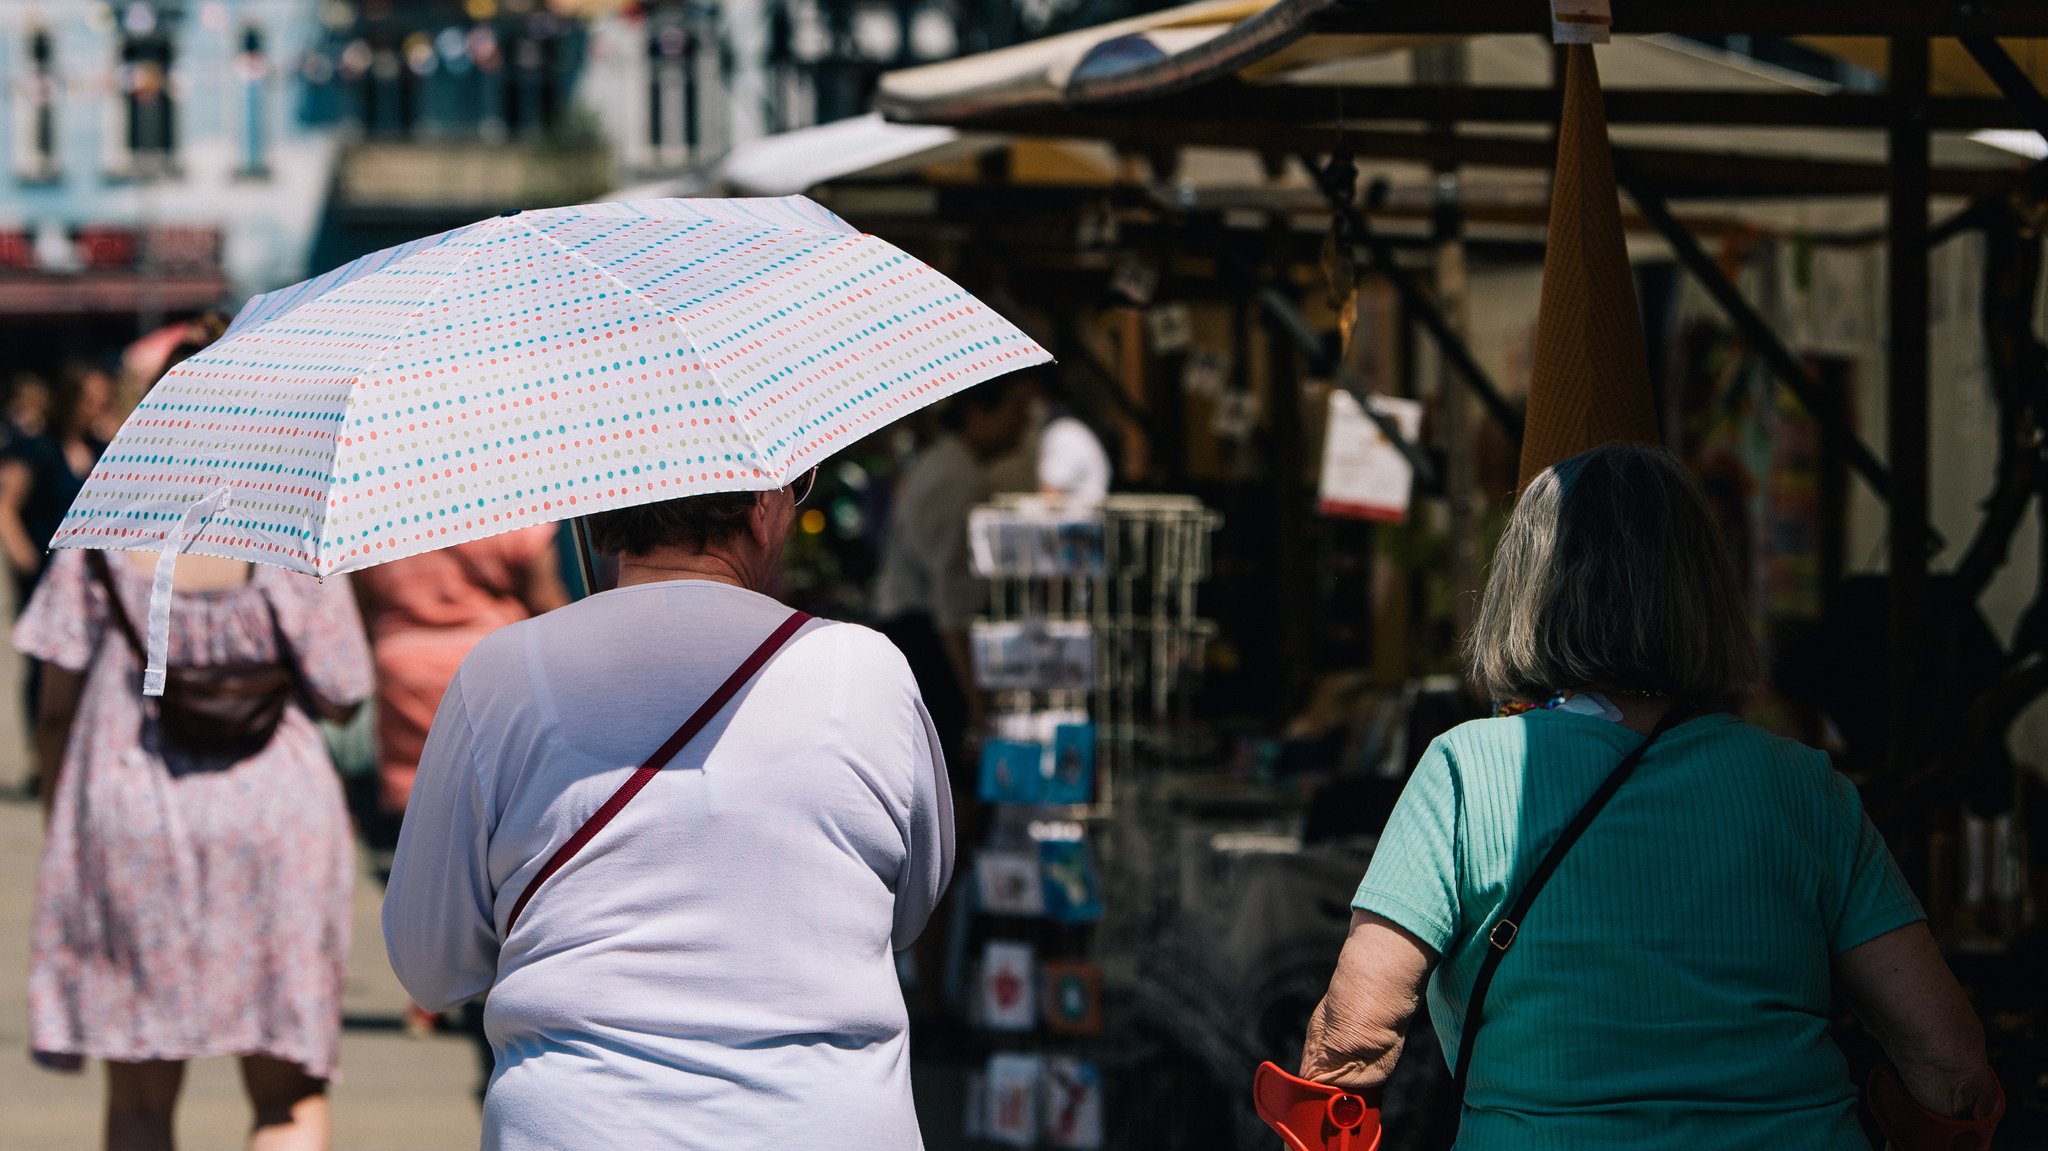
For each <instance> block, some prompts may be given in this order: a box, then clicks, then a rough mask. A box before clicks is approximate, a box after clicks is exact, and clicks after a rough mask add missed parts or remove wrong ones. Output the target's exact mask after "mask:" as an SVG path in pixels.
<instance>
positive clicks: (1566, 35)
mask: <svg viewBox="0 0 2048 1151" xmlns="http://www.w3.org/2000/svg"><path fill="white" fill-rule="evenodd" d="M1613 26H1614V8H1613V5H1612V4H1611V3H1610V0H1550V38H1551V40H1552V41H1553V42H1555V43H1558V44H1605V43H1607V33H1608V30H1609V29H1611V28H1612V27H1613Z"/></svg>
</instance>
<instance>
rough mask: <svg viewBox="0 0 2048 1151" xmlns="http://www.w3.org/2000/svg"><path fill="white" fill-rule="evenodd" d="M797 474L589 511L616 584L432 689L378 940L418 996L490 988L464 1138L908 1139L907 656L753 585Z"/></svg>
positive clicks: (913, 1119) (913, 867)
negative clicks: (826, 1134)
mask: <svg viewBox="0 0 2048 1151" xmlns="http://www.w3.org/2000/svg"><path fill="white" fill-rule="evenodd" d="M808 483H809V481H808V479H805V480H802V481H799V484H798V489H797V490H795V491H791V490H788V489H784V490H779V491H769V492H761V493H751V492H747V493H734V494H728V495H705V496H696V497H692V498H686V499H681V500H674V501H669V502H665V503H660V504H652V505H647V506H643V507H638V508H628V509H624V510H620V511H613V512H607V513H604V514H602V515H599V516H597V517H595V518H594V520H593V522H592V524H591V534H592V536H593V538H594V540H595V542H596V544H597V546H598V547H599V548H600V549H602V550H604V551H606V552H609V553H615V554H617V555H618V556H619V585H620V586H619V588H618V589H617V590H615V591H609V592H605V593H603V594H601V595H598V596H595V597H593V598H591V599H588V600H584V601H582V602H580V603H577V604H573V605H571V606H569V607H566V608H562V609H559V610H557V611H555V612H553V613H550V614H549V615H546V616H541V617H539V618H536V619H533V620H529V621H526V622H523V623H517V624H514V625H512V626H510V627H508V628H505V629H503V630H501V631H499V632H497V633H495V634H493V635H492V636H490V637H489V638H487V639H485V640H484V641H483V642H482V643H481V644H479V645H478V647H477V648H476V650H475V651H474V652H473V653H472V654H471V655H470V657H469V658H468V659H467V660H466V661H464V663H463V665H462V668H461V670H460V671H459V672H458V673H457V674H456V677H455V681H454V683H453V684H451V685H450V686H449V688H448V692H447V695H446V696H445V697H444V699H443V702H442V705H441V709H440V713H439V714H438V715H437V716H436V717H435V720H434V726H433V731H432V733H431V734H430V735H429V737H428V739H427V745H426V750H425V752H424V754H423V755H422V756H421V759H420V768H419V774H418V776H417V777H416V779H415V781H414V784H413V791H412V800H411V806H410V808H409V810H408V812H407V816H406V822H405V827H404V830H403V832H402V833H401V836H400V839H399V844H398V856H397V859H396V861H395V863H394V864H393V867H392V871H391V883H390V887H389V890H388V894H387V895H386V898H385V903H384V931H385V939H386V941H387V943H388V944H389V948H390V953H391V965H392V967H393V969H394V970H396V971H397V972H398V976H399V979H400V981H401V982H403V983H404V984H405V986H406V989H407V990H408V991H410V992H411V993H412V996H413V998H414V999H415V1000H416V1001H418V1002H419V1003H420V1004H421V1005H423V1006H425V1007H426V1008H428V1009H429V1010H437V1009H445V1008H447V1007H450V1006H453V1005H455V1004H457V1003H460V1002H462V1001H463V1000H465V999H468V998H469V997H471V996H473V995H476V994H478V993H480V992H483V991H485V990H489V991H490V998H489V1000H488V1001H487V1003H486V1005H485V1013H484V1027H485V1030H486V1032H487V1033H488V1034H489V1037H490V1040H491V1046H492V1048H493V1050H494V1053H495V1055H496V1057H497V1060H496V1061H497V1068H496V1070H495V1072H494V1073H493V1076H492V1081H491V1084H490V1088H489V1092H488V1094H487V1095H486V1097H485V1102H484V1146H486V1147H489V1148H522V1149H523V1148H544V1147H546V1148H570V1147H605V1146H620V1147H626V1146H646V1147H657V1146H658V1147H702V1148H718V1149H726V1148H743V1147H797V1146H801V1145H804V1144H805V1143H807V1142H811V1141H815V1139H816V1138H817V1137H818V1135H819V1133H820V1131H821V1130H824V1129H827V1128H830V1129H836V1130H839V1131H845V1132H857V1133H858V1134H859V1138H860V1141H861V1143H862V1144H863V1145H865V1146H873V1147H916V1146H918V1143H919V1137H918V1128H917V1115H916V1111H915V1109H914V1108H913V1107H912V1103H911V1095H910V1080H909V1057H908V1050H907V1034H906V1032H907V1018H906V1014H905V1008H904V1003H903V996H902V992H901V989H900V988H899V987H898V985H897V980H896V968H895V964H894V963H893V962H892V961H891V951H892V950H901V949H903V948H905V947H908V946H909V945H910V944H911V942H912V941H914V940H915V939H916V938H917V936H918V934H919V932H920V931H922V930H923V927H924V923H925V920H926V919H927V917H929V916H930V914H931V911H932V908H933V907H934V906H935V905H936V904H937V903H938V900H939V897H940V894H941V893H942V892H943V891H944V889H945V886H946V882H947V878H948V876H949V875H950V873H951V870H952V862H953V841H952V828H953V819H952V809H951V798H950V792H949V790H948V787H947V783H946V775H945V762H944V758H943V756H942V754H941V752H940V749H939V744H938V737H937V734H936V732H935V731H934V730H933V728H932V722H931V717H930V715H929V714H928V713H927V712H926V710H925V707H924V704H923V702H922V700H920V699H919V697H918V693H917V685H916V681H915V680H914V679H912V677H911V674H910V669H909V667H908V665H906V664H905V662H904V660H903V657H902V655H900V654H899V653H898V652H897V651H896V649H895V648H894V647H892V646H891V645H890V644H889V642H888V641H887V640H886V639H883V638H882V637H881V636H880V635H878V634H876V633H874V632H871V631H869V630H867V629H865V628H861V627H856V626H853V625H850V624H836V623H829V622H826V621H823V620H810V619H808V617H805V616H803V615H802V614H801V613H796V614H792V613H791V612H790V611H789V609H787V608H785V607H783V606H782V605H781V604H779V603H777V602H775V601H774V600H773V599H771V598H769V596H768V594H767V592H768V589H769V588H771V587H772V586H773V584H774V582H775V579H776V577H777V575H778V573H779V570H780V563H781V555H782V547H783V541H784V538H785V537H786V535H787V533H788V531H789V527H790V524H791V522H792V520H793V518H794V516H795V514H796V506H797V502H798V500H799V499H800V498H801V496H802V495H803V494H805V490H804V489H806V488H807V487H808ZM750 653H751V654H750ZM685 717H688V719H687V721H686V718H685ZM678 723H683V724H684V726H683V727H682V728H681V729H676V725H677V724H678ZM672 730H674V732H675V734H674V735H671V731H672ZM665 739H666V743H665V742H664V741H665ZM654 748H661V749H662V751H664V752H671V753H672V754H673V758H672V759H663V758H662V757H661V753H660V752H657V753H656V755H655V757H654V758H652V759H650V758H647V755H648V751H649V750H650V749H654ZM643 762H644V763H645V764H647V765H648V767H647V768H646V769H645V770H643V771H642V772H638V773H632V772H631V768H632V765H633V764H635V763H643ZM664 767H665V768H666V770H660V769H661V768H664ZM622 779H624V780H625V781H626V782H625V783H624V785H623V786H622V782H621V781H622ZM636 779H637V780H638V781H639V784H640V785H642V786H644V790H642V789H640V788H639V787H636V785H635V783H634V781H635V780H636ZM621 797H623V798H621ZM607 811H611V812H613V813H614V814H615V818H610V819H609V821H608V822H607V821H606V820H605V818H603V813H605V812H607ZM593 813H597V814H596V816H594V815H593Z"/></svg>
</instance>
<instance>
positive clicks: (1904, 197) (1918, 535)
mask: <svg viewBox="0 0 2048 1151" xmlns="http://www.w3.org/2000/svg"><path fill="white" fill-rule="evenodd" d="M1890 57H1891V61H1890V63H1891V67H1890V69H1889V73H1890V80H1891V95H1892V98H1893V100H1894V101H1895V103H1896V107H1895V111H1894V119H1893V121H1892V127H1891V132H1890V135H1889V138H1888V141H1887V146H1886V152H1887V156H1886V158H1887V159H1888V160H1889V161H1890V162H1891V173H1892V182H1891V188H1890V189H1889V191H1888V192H1887V195H1886V204H1885V217H1886V218H1885V224H1886V227H1885V242H1886V251H1885V296H1886V299H1885V305H1886V309H1887V311H1888V313H1889V315H1888V318H1887V324H1886V330H1887V335H1888V336H1889V339H1890V344H1889V346H1888V347H1887V349H1886V354H1885V443H1886V449H1887V450H1886V455H1887V456H1888V457H1889V458H1888V460H1887V461H1886V462H1887V463H1888V464H1889V465H1890V468H1891V478H1892V490H1891V500H1890V519H1889V521H1888V526H1889V527H1890V532H1889V537H1890V539H1889V542H1890V548H1891V563H1890V569H1891V586H1890V603H1889V605H1888V606H1889V609H1890V610H1889V612H1888V615H1889V616H1890V619H1889V621H1888V622H1889V637H1888V642H1887V644H1886V649H1887V650H1886V653H1885V654H1886V657H1887V659H1888V661H1889V664H1890V667H1889V668H1888V671H1889V672H1890V675H1889V676H1888V684H1887V691H1886V703H1887V704H1888V707H1887V709H1886V711H1887V719H1888V721H1889V722H1888V724H1887V731H1886V736H1887V740H1886V742H1887V746H1888V751H1889V754H1888V756H1887V759H1888V761H1889V763H1888V766H1889V767H1891V769H1892V770H1893V771H1894V772H1896V773H1898V774H1900V775H1904V774H1908V773H1911V772H1913V771H1915V770H1917V769H1918V768H1919V767H1920V754H1921V752H1922V743H1923V739H1924V737H1925V735H1926V733H1927V719H1928V711H1927V708H1926V701H1925V700H1923V699H1922V698H1921V696H1920V688H1921V686H1922V685H1923V684H1924V683H1925V682H1926V671H1925V669H1924V668H1922V667H1921V660H1922V659H1923V657H1924V656H1925V654H1926V651H1927V617H1928V614H1929V609H1930V607H1931V604H1930V603H1929V598H1928V579H1927V559H1928V550H1929V549H1928V531H1927V527H1928V525H1927V502H1928V490H1927V489H1928V438H1927V418H1928V411H1929V409H1928V372H1929V366H1930V361H1929V358H1928V357H1929V352H1928V347H1929V345H1928V332H1927V321H1928V291H1927V270H1928V259H1927V193H1928V144H1927V121H1926V120H1925V118H1924V117H1923V116H1922V115H1921V112H1922V108H1923V106H1924V105H1925V103H1926V100H1927V83H1928V71H1929V62H1928V45H1927V40H1926V38H1925V37H1920V36H1895V37H1893V38H1892V41H1891V48H1890Z"/></svg>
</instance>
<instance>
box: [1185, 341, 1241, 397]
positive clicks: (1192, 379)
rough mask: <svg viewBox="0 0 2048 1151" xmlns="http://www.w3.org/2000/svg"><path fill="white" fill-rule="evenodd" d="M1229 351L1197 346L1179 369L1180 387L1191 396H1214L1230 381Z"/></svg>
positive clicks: (1220, 392)
mask: <svg viewBox="0 0 2048 1151" xmlns="http://www.w3.org/2000/svg"><path fill="white" fill-rule="evenodd" d="M1230 368H1231V359H1230V353H1229V352H1226V351H1218V350H1217V349H1215V348H1197V349H1195V350H1194V351H1193V352H1191V353H1189V354H1188V360H1187V363H1186V364H1184V365H1182V367H1181V370H1180V386H1181V389H1182V390H1183V391H1185V392H1187V394H1188V395H1191V396H1205V397H1209V398H1214V397H1216V396H1218V395H1220V394H1222V392H1223V389H1224V388H1225V387H1226V386H1227V385H1228V384H1229V383H1230Z"/></svg>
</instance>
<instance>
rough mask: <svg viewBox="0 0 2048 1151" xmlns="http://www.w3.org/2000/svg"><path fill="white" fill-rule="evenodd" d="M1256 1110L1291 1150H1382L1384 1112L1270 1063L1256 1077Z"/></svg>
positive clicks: (1262, 1066) (1260, 1065)
mask: <svg viewBox="0 0 2048 1151" xmlns="http://www.w3.org/2000/svg"><path fill="white" fill-rule="evenodd" d="M1252 1105H1253V1107H1255V1108H1256V1109H1257V1110H1258V1113H1259V1118H1261V1119H1264V1120H1265V1121H1266V1126H1268V1127H1271V1128H1272V1129H1273V1130H1274V1131H1276V1132H1278V1133H1279V1135H1280V1140H1281V1142H1283V1143H1285V1144H1287V1148H1288V1151H1374V1149H1375V1148H1377V1147H1378V1146H1379V1145H1380V1113H1379V1112H1378V1111H1376V1110H1374V1109H1373V1108H1372V1107H1370V1106H1368V1105H1367V1104H1366V1102H1365V1100H1364V1099H1361V1098H1360V1097H1358V1096H1356V1095H1353V1094H1351V1093H1350V1092H1348V1091H1345V1090H1343V1089H1341V1088H1337V1087H1331V1086H1329V1085H1327V1084H1323V1083H1312V1082H1310V1081H1309V1080H1306V1079H1301V1078H1298V1077H1296V1076H1293V1075H1289V1074H1288V1073H1287V1072H1285V1071H1282V1070H1280V1068H1279V1067H1277V1066H1275V1065H1274V1064H1273V1063H1271V1062H1270V1061H1269V1062H1265V1063H1261V1064H1259V1069H1258V1071H1257V1072H1256V1073H1255V1074H1253V1076H1252Z"/></svg>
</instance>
